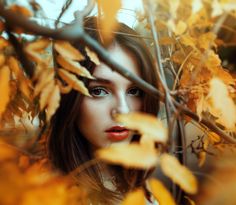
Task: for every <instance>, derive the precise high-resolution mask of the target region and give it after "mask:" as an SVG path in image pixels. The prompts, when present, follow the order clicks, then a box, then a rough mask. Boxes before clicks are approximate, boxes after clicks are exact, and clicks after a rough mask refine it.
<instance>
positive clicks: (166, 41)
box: [159, 37, 175, 45]
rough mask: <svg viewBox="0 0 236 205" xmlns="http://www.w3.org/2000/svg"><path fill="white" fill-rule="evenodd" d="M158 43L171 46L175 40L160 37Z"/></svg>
mask: <svg viewBox="0 0 236 205" xmlns="http://www.w3.org/2000/svg"><path fill="white" fill-rule="evenodd" d="M159 43H160V45H171V44H174V43H175V39H174V38H171V37H162V38H161V39H160V42H159Z"/></svg>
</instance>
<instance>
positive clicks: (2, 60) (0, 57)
mask: <svg viewBox="0 0 236 205" xmlns="http://www.w3.org/2000/svg"><path fill="white" fill-rule="evenodd" d="M5 61H6V58H5V55H4V54H3V53H0V67H2V66H3V65H4V63H5Z"/></svg>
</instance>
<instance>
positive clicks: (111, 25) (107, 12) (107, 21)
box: [98, 0, 121, 44]
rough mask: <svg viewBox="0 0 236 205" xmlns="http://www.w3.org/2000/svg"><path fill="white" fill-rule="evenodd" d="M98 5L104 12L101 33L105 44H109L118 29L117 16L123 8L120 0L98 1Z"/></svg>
mask: <svg viewBox="0 0 236 205" xmlns="http://www.w3.org/2000/svg"><path fill="white" fill-rule="evenodd" d="M98 5H99V7H100V8H101V9H102V11H103V19H102V20H101V22H100V24H101V29H102V31H101V33H102V37H103V41H104V44H107V43H109V42H110V41H111V40H112V38H113V35H114V34H113V32H114V31H115V29H116V24H117V23H116V14H117V12H118V10H119V9H120V7H121V1H120V0H113V1H110V2H108V1H107V0H98Z"/></svg>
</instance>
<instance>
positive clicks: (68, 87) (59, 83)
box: [56, 80, 72, 93]
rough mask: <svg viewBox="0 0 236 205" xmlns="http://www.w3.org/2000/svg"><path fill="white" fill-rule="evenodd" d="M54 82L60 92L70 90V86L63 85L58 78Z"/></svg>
mask: <svg viewBox="0 0 236 205" xmlns="http://www.w3.org/2000/svg"><path fill="white" fill-rule="evenodd" d="M56 82H57V85H58V87H59V89H60V92H61V93H69V92H70V91H71V90H72V87H71V86H70V85H63V84H62V82H61V81H60V80H57V81H56Z"/></svg>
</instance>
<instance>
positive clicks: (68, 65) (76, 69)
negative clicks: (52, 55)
mask: <svg viewBox="0 0 236 205" xmlns="http://www.w3.org/2000/svg"><path fill="white" fill-rule="evenodd" d="M57 62H58V63H59V64H60V65H61V66H62V67H63V68H65V69H66V70H68V71H70V72H73V73H75V74H77V75H80V76H83V77H86V78H90V79H94V77H93V76H92V75H91V74H90V73H89V71H88V70H87V69H86V68H85V67H83V66H81V65H80V64H79V63H78V62H76V61H72V60H70V59H66V58H64V57H63V56H61V55H58V56H57Z"/></svg>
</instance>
